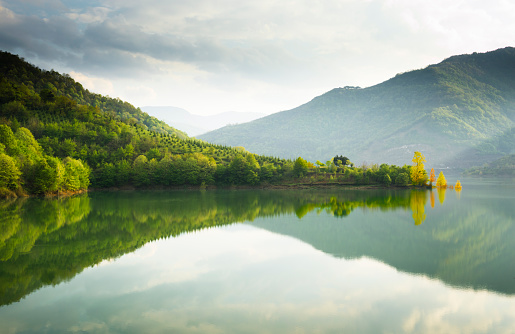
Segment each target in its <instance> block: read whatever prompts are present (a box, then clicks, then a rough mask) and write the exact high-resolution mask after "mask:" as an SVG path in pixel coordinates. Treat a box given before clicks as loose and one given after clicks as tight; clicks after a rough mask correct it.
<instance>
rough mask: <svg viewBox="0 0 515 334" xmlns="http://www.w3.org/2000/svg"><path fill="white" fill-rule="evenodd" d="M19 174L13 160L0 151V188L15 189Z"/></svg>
mask: <svg viewBox="0 0 515 334" xmlns="http://www.w3.org/2000/svg"><path fill="white" fill-rule="evenodd" d="M20 175H21V172H20V170H19V169H18V167H16V164H15V163H14V160H13V159H12V158H11V157H10V156H8V155H7V154H4V153H0V188H8V189H11V190H14V189H16V188H17V187H18V181H19V178H20Z"/></svg>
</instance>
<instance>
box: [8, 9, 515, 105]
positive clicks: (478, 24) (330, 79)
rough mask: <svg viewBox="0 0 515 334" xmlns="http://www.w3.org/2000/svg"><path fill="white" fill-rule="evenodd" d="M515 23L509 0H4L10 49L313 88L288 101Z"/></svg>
mask: <svg viewBox="0 0 515 334" xmlns="http://www.w3.org/2000/svg"><path fill="white" fill-rule="evenodd" d="M0 1H1V0H0ZM514 30H515V4H514V3H512V2H510V1H505V0H494V1H493V2H490V3H489V4H485V3H484V2H481V1H477V0H473V1H463V0H458V1H456V2H453V3H449V2H448V1H445V0H435V1H431V2H427V1H422V0H368V1H361V0H360V1H358V0H343V1H342V0H326V1H321V2H312V1H308V0H296V1H281V2H277V1H272V0H263V1H259V2H249V1H236V0H222V1H217V2H213V1H208V0H187V1H186V0H174V1H162V0H148V1H145V2H141V1H134V0H123V1H122V0H96V1H88V2H86V1H71V0H62V1H57V0H56V1H52V0H46V1H44V2H41V1H39V2H38V1H35V0H22V1H18V0H16V1H15V0H9V1H2V2H0V49H3V50H6V51H11V52H14V53H18V54H20V55H21V56H23V57H25V58H26V59H28V60H29V61H31V62H35V63H36V65H38V66H42V67H44V68H55V69H57V70H60V71H77V72H81V73H84V74H85V75H88V76H92V77H104V78H106V79H108V80H111V81H112V82H114V80H116V79H131V80H149V81H150V79H149V78H150V77H152V78H154V79H153V81H156V82H161V83H163V84H165V85H169V86H177V85H183V84H185V83H187V84H191V85H192V86H190V91H196V93H198V92H199V91H203V90H218V91H225V94H227V96H226V98H225V99H226V101H227V102H226V103H228V104H229V103H230V101H231V91H230V90H231V89H234V87H239V86H242V85H256V86H259V87H261V88H263V89H265V90H266V89H268V90H269V91H273V92H275V91H276V90H277V89H281V88H280V87H284V88H282V89H284V90H287V89H288V90H295V89H297V90H299V91H301V90H302V91H309V90H311V92H313V93H312V95H311V96H309V97H302V98H300V97H298V98H297V99H295V100H291V99H290V97H289V98H288V101H290V102H287V103H286V104H287V105H289V106H291V105H293V104H294V103H297V102H299V101H300V100H302V101H305V100H306V99H307V98H312V97H313V96H314V94H315V92H316V93H320V92H321V90H322V91H323V90H329V89H331V88H334V87H338V86H344V85H359V86H362V87H363V86H365V87H366V86H370V85H374V84H377V83H379V82H381V81H384V80H386V79H388V78H390V77H393V76H394V75H395V74H396V73H399V72H404V71H407V70H411V69H417V68H422V67H425V66H427V65H428V64H431V63H436V62H439V61H441V60H443V59H444V58H446V57H449V56H451V55H453V54H460V53H471V52H475V51H476V52H483V51H489V50H492V49H496V48H499V47H504V46H507V45H509V44H510V43H511V41H512V36H511V32H512V31H514ZM184 69H188V70H189V71H188V72H186V71H184ZM176 70H180V71H181V72H180V74H179V75H176V74H174V71H176ZM158 77H160V78H159V79H157V78H158ZM165 77H166V78H168V79H167V80H168V82H165V81H166V80H165ZM179 78H180V80H182V82H176V81H173V80H177V79H179ZM131 85H133V84H132V83H131ZM145 85H146V83H145ZM125 86H127V85H125ZM264 86H267V87H264ZM148 87H150V86H148ZM115 89H118V88H116V86H115ZM120 89H121V90H123V89H125V88H120ZM152 89H153V90H154V91H156V92H157V91H159V89H158V88H157V87H153V88H152ZM121 90H120V91H118V93H117V94H118V95H123V94H124V93H122V91H121ZM308 94H309V93H308ZM285 95H289V96H292V95H294V94H286V92H285ZM285 101H286V100H285ZM250 103H256V105H257V104H259V101H253V102H250ZM286 104H285V103H283V104H282V105H277V107H276V108H277V109H282V108H283V106H284V105H286ZM211 105H213V103H211ZM182 107H187V106H182ZM277 109H276V110H277ZM260 111H262V110H260Z"/></svg>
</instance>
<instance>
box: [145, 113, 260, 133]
mask: <svg viewBox="0 0 515 334" xmlns="http://www.w3.org/2000/svg"><path fill="white" fill-rule="evenodd" d="M141 109H142V110H143V111H144V112H146V113H148V114H149V115H152V116H154V117H156V118H158V119H160V120H162V121H164V122H165V123H167V124H170V125H171V124H173V127H175V128H177V129H179V130H181V131H184V132H186V133H187V134H188V136H197V135H200V134H203V133H206V132H209V131H213V130H216V129H219V128H221V127H224V126H226V125H229V124H239V123H246V122H250V121H253V120H255V119H258V118H261V117H263V116H265V114H261V113H251V112H236V111H228V112H224V113H220V114H216V115H210V116H202V115H195V114H191V113H190V112H188V111H186V110H184V109H181V108H177V107H142V108H141Z"/></svg>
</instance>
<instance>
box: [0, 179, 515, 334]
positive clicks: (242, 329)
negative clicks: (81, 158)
mask: <svg viewBox="0 0 515 334" xmlns="http://www.w3.org/2000/svg"><path fill="white" fill-rule="evenodd" d="M461 183H462V185H463V190H462V191H460V192H457V191H455V190H450V189H448V190H445V191H437V190H436V189H435V190H433V191H426V190H401V189H382V190H380V189H376V190H365V189H331V190H329V189H327V190H277V191H271V190H238V191H236V190H216V191H215V190H213V191H211V190H208V191H192V190H185V191H134V192H94V193H90V194H85V195H81V196H76V197H72V198H65V199H58V200H55V199H54V200H52V199H41V198H30V199H21V200H16V201H2V202H0V332H1V333H69V332H81V333H172V332H173V333H313V332H316V333H343V332H345V333H358V332H359V333H513V331H514V328H515V182H514V180H510V179H505V180H481V179H462V180H461Z"/></svg>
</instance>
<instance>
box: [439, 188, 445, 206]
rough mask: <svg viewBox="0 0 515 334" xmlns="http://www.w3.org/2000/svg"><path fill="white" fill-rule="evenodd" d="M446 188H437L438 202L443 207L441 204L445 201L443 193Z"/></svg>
mask: <svg viewBox="0 0 515 334" xmlns="http://www.w3.org/2000/svg"><path fill="white" fill-rule="evenodd" d="M446 190H447V189H446V188H437V191H438V200H439V201H440V204H442V205H443V202H444V201H445V191H446Z"/></svg>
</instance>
